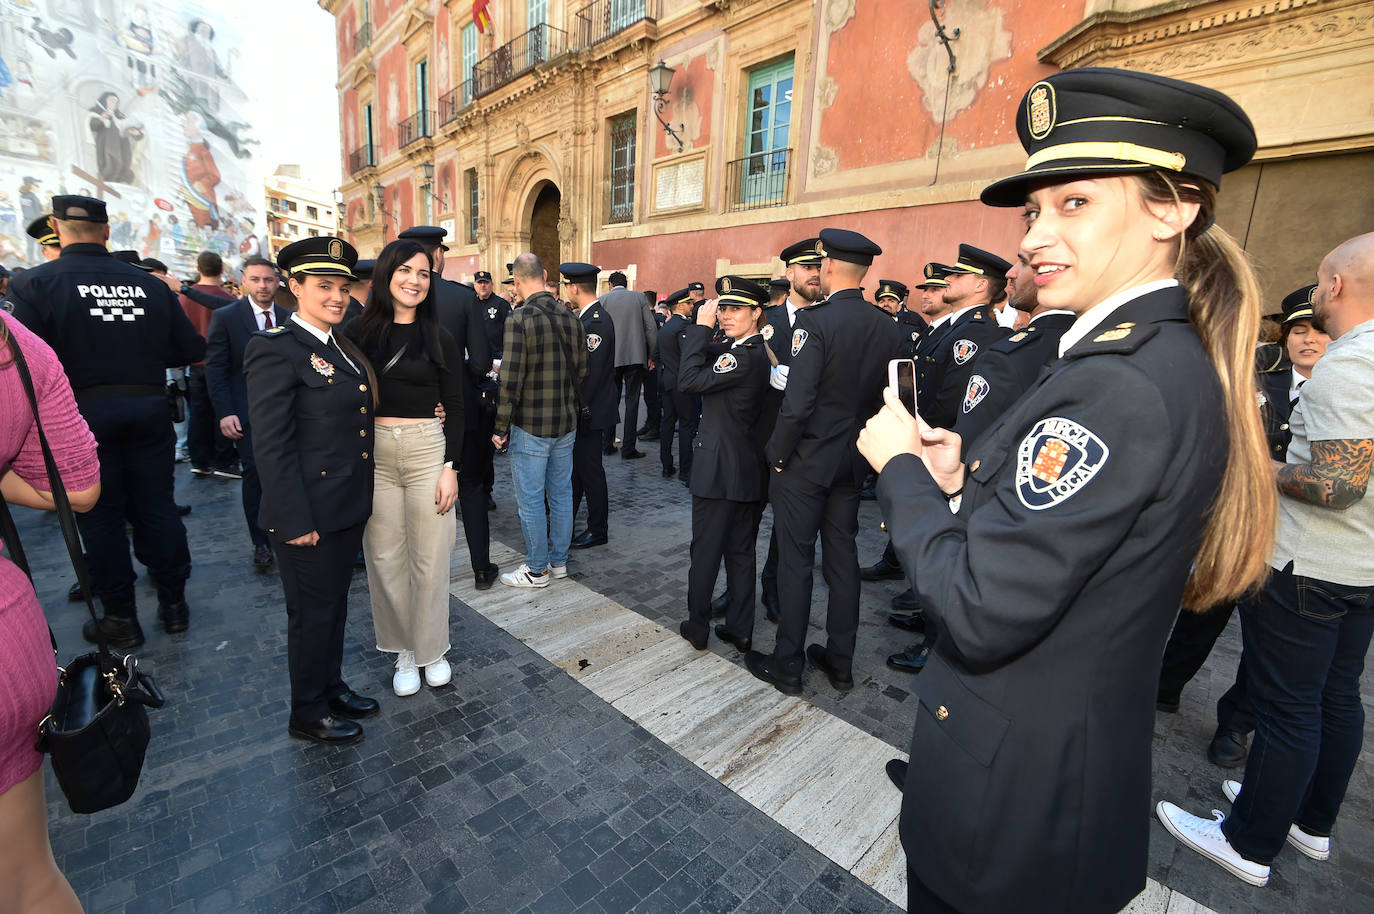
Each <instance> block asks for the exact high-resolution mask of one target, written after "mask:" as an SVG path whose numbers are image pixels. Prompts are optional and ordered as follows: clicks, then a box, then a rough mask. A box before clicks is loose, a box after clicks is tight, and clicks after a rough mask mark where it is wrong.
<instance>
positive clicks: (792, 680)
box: [744, 651, 802, 695]
mask: <svg viewBox="0 0 1374 914" xmlns="http://www.w3.org/2000/svg"><path fill="white" fill-rule="evenodd" d="M774 664H775V661H774V660H773V657H772V655H771V654H764V653H761V652H759V651H749V652H748V653H746V654H745V655H744V665H745V666H746V667H748V668H749V672H750V673H753V674H754V678H755V679H762V680H763V681H764V682H766V683H768V684H769V685H771V686H772V687H773V688H775V689H777V690H778V691H779V692H781V693H782V694H784V695H800V694H801V693H802V684H801V677H800V676H793V675H791V674H790V673H784V672H783V671H782V670H779V669H777V668H776V666H775V665H774Z"/></svg>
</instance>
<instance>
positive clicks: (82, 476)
mask: <svg viewBox="0 0 1374 914" xmlns="http://www.w3.org/2000/svg"><path fill="white" fill-rule="evenodd" d="M0 321H3V323H4V325H5V329H6V330H7V331H8V333H9V334H10V336H12V337H13V338H14V340H15V341H16V342H17V343H18V344H19V348H20V349H21V350H22V351H23V353H24V360H25V361H26V362H27V363H28V366H29V373H30V374H31V375H33V387H34V393H35V394H37V396H38V411H39V415H41V416H42V417H43V431H44V432H46V433H47V436H48V444H49V445H51V447H52V452H53V457H54V458H55V459H56V460H57V470H58V473H59V474H60V475H61V477H62V481H63V483H64V485H65V486H66V488H67V491H69V492H79V491H81V490H83V489H89V488H90V487H91V486H93V485H95V484H96V483H97V482H98V481H99V480H100V464H99V462H98V461H97V460H96V454H95V438H94V437H92V435H91V430H90V429H89V428H87V427H86V420H85V419H82V418H81V414H80V413H79V412H77V410H76V400H75V398H73V397H72V389H71V386H70V385H69V384H68V383H67V376H66V374H65V373H64V372H63V370H62V363H60V362H59V361H58V360H57V356H56V355H55V354H54V353H53V351H52V350H51V349H49V348H48V344H47V343H44V342H43V341H42V340H40V339H39V338H38V337H36V336H34V335H33V334H32V333H30V332H29V331H28V329H27V328H25V327H24V325H23V324H21V323H19V322H18V321H17V320H15V319H14V318H12V317H11V316H10V315H8V314H6V313H4V312H3V311H0ZM12 359H13V356H12V354H11V353H10V349H9V346H8V344H4V345H0V467H4V466H5V465H7V464H11V465H12V469H13V471H14V472H15V473H18V474H19V476H20V477H21V478H23V479H24V480H25V481H27V482H28V483H29V484H30V485H32V486H33V487H34V488H35V489H39V490H40V491H44V492H47V491H49V490H50V486H49V485H48V474H47V473H46V472H45V471H44V469H43V451H42V449H41V448H40V447H39V445H38V432H37V430H36V429H35V428H34V423H33V413H32V411H31V410H30V409H29V404H28V400H27V398H26V397H25V396H24V386H23V384H22V383H21V382H20V380H19V372H18V371H16V370H15V367H14V364H13V361H12ZM22 510H23V509H16V508H14V507H13V506H11V509H10V513H11V514H15V513H16V512H18V511H22ZM17 519H18V518H17V517H16V520H17ZM28 552H29V554H30V556H31V557H32V555H33V547H32V546H30V547H29V549H28ZM56 691H57V665H56V663H54V661H53V655H52V643H51V642H50V641H49V640H48V624H47V621H46V620H45V619H44V617H43V610H42V608H41V607H40V606H39V605H38V597H37V596H35V595H34V592H33V585H31V584H30V583H29V579H28V578H27V577H25V576H24V572H22V571H20V570H19V568H18V566H16V565H15V564H14V563H13V562H11V561H10V560H9V558H8V556H6V555H4V554H3V552H0V794H2V793H5V792H6V791H8V790H9V789H10V788H11V787H13V786H14V785H15V784H18V783H19V782H21V781H23V780H25V779H27V778H28V777H29V776H30V775H32V774H33V773H34V772H35V771H37V770H38V768H39V767H40V766H41V765H42V764H43V756H42V755H40V754H39V753H38V752H37V750H35V749H34V748H33V745H34V743H35V742H36V741H37V740H38V724H39V722H40V721H42V719H43V717H44V716H45V715H46V714H47V713H48V708H50V707H51V706H52V700H53V695H54V694H55V693H56Z"/></svg>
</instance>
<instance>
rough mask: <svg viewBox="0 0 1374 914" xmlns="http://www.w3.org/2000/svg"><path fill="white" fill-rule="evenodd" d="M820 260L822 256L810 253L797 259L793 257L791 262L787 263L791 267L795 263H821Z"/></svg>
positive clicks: (798, 256)
mask: <svg viewBox="0 0 1374 914" xmlns="http://www.w3.org/2000/svg"><path fill="white" fill-rule="evenodd" d="M820 259H821V255H820V254H817V253H815V252H814V251H808V252H806V253H805V254H798V255H797V256H796V257H793V258H792V259H791V260H789V261H787V265H788V266H789V267H790V266H792V264H794V263H804V264H810V263H811V262H812V261H815V262H817V263H819V262H820Z"/></svg>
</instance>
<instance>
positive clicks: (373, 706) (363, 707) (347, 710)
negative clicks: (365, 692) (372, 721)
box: [329, 689, 382, 719]
mask: <svg viewBox="0 0 1374 914" xmlns="http://www.w3.org/2000/svg"><path fill="white" fill-rule="evenodd" d="M329 710H330V711H331V712H332V713H334V714H337V715H338V716H339V717H348V718H353V719H357V718H359V717H371V716H372V715H373V714H376V713H377V712H378V711H380V710H382V706H381V704H379V703H378V701H377V699H375V698H366V697H364V696H362V695H359V694H358V693H357V692H355V691H353V690H352V689H348V690H346V691H344V692H342V693H340V694H338V695H335V696H334V697H333V698H331V699H329Z"/></svg>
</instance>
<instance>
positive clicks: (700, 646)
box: [677, 620, 710, 651]
mask: <svg viewBox="0 0 1374 914" xmlns="http://www.w3.org/2000/svg"><path fill="white" fill-rule="evenodd" d="M677 633H678V634H679V635H681V636H682V637H684V638H686V639H687V643H688V644H690V645H692V647H694V648H696V649H697V650H699V651H704V650H706V640H707V638H709V637H710V635H709V633H707V632H702V633H701V634H700V635H698V634H697V633H696V632H694V631H693V630H692V623H691V621H690V620H689V621H684V622H683V623H682V624H681V625H679V626H678V627H677Z"/></svg>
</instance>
